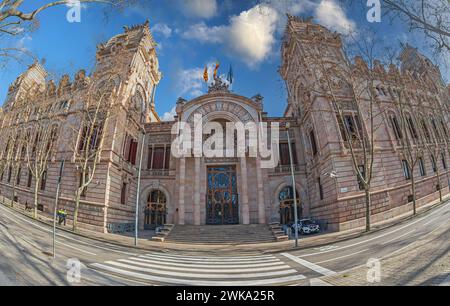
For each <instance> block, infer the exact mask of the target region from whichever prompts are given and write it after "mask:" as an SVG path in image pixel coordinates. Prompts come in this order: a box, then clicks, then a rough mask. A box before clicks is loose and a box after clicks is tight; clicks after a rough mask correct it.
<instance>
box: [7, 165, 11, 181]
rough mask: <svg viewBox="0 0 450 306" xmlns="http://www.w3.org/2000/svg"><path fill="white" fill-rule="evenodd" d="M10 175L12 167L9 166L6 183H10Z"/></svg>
mask: <svg viewBox="0 0 450 306" xmlns="http://www.w3.org/2000/svg"><path fill="white" fill-rule="evenodd" d="M11 176H12V167H11V166H9V170H8V183H11Z"/></svg>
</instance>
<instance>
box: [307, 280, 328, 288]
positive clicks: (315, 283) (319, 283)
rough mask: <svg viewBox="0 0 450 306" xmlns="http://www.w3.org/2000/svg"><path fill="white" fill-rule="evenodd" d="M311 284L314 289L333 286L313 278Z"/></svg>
mask: <svg viewBox="0 0 450 306" xmlns="http://www.w3.org/2000/svg"><path fill="white" fill-rule="evenodd" d="M309 284H310V285H311V286H313V287H330V286H333V285H332V284H329V283H327V282H326V281H323V280H321V279H320V278H311V279H310V281H309Z"/></svg>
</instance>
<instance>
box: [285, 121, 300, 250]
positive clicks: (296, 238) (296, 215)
mask: <svg viewBox="0 0 450 306" xmlns="http://www.w3.org/2000/svg"><path fill="white" fill-rule="evenodd" d="M289 128H290V124H289V123H286V134H287V139H288V147H289V160H290V163H291V176H292V192H293V197H294V224H295V225H294V231H295V247H298V211H297V191H296V188H295V187H296V186H295V172H294V159H293V154H292V145H291V136H290V135H289Z"/></svg>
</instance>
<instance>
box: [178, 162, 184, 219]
mask: <svg viewBox="0 0 450 306" xmlns="http://www.w3.org/2000/svg"><path fill="white" fill-rule="evenodd" d="M185 186H186V159H185V158H180V186H179V188H180V196H179V199H178V223H179V224H180V225H184V224H185V220H184V219H185V212H186V209H185V206H184V189H185Z"/></svg>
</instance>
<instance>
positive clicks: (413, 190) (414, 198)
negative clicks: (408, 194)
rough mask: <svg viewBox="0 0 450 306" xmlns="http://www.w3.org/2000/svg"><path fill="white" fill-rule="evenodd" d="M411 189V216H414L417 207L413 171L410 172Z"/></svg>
mask: <svg viewBox="0 0 450 306" xmlns="http://www.w3.org/2000/svg"><path fill="white" fill-rule="evenodd" d="M411 189H412V196H413V215H414V216H415V215H416V213H417V206H416V178H415V177H414V170H412V171H411Z"/></svg>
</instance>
